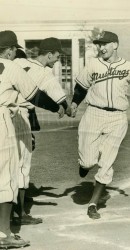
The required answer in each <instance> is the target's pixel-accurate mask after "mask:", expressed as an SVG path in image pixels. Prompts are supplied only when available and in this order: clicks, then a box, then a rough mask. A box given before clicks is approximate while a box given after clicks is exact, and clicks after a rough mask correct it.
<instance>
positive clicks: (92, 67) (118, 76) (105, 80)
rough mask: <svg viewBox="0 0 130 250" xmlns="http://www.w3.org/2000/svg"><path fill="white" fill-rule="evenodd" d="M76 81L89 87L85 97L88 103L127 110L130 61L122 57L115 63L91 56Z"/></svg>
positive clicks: (84, 86)
mask: <svg viewBox="0 0 130 250" xmlns="http://www.w3.org/2000/svg"><path fill="white" fill-rule="evenodd" d="M76 82H77V83H78V84H80V85H81V86H82V87H83V88H85V89H88V93H87V95H86V99H85V100H86V103H88V104H91V105H94V106H98V107H109V108H115V109H119V110H126V109H127V108H128V106H129V103H128V99H127V95H128V86H129V83H130V62H128V61H126V60H124V59H122V58H119V60H118V61H117V62H114V63H108V62H106V61H104V60H103V59H102V58H91V59H90V60H89V61H88V63H87V64H86V66H85V68H84V69H83V71H82V72H81V73H80V74H79V76H78V77H77V78H76Z"/></svg>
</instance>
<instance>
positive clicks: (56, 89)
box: [15, 58, 66, 104]
mask: <svg viewBox="0 0 130 250" xmlns="http://www.w3.org/2000/svg"><path fill="white" fill-rule="evenodd" d="M15 62H16V63H18V64H19V65H20V66H21V67H22V68H23V69H25V70H26V72H27V73H28V75H29V76H30V77H31V78H32V79H33V81H34V82H35V83H36V84H37V86H38V87H39V89H40V90H42V91H45V92H46V93H47V95H49V96H50V97H51V98H52V99H53V100H54V101H55V102H57V103H58V104H60V103H61V102H62V101H64V100H65V99H66V94H65V93H64V91H63V89H62V87H61V85H60V83H59V82H58V81H57V80H56V78H55V76H54V75H53V73H52V70H51V69H50V68H49V67H45V68H44V67H43V65H42V64H41V63H40V62H38V61H37V60H33V59H24V58H17V59H15Z"/></svg>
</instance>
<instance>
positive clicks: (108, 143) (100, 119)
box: [78, 106, 128, 184]
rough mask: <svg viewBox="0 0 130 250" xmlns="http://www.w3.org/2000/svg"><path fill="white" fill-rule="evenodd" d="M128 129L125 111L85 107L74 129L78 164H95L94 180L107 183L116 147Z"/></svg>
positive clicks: (111, 170) (85, 166)
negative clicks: (75, 131) (76, 127)
mask: <svg viewBox="0 0 130 250" xmlns="http://www.w3.org/2000/svg"><path fill="white" fill-rule="evenodd" d="M127 128H128V121H127V115H126V112H121V111H114V112H111V111H105V110H101V109H98V108H95V107H91V106H88V108H87V110H86V111H85V113H84V115H83V117H82V119H81V121H80V124H79V129H78V135H79V164H81V165H82V166H83V167H84V168H88V169H90V168H92V167H93V166H94V165H96V164H97V165H98V166H99V169H98V172H97V174H96V175H95V179H96V180H97V181H98V182H100V183H103V184H109V183H110V182H111V181H112V177H113V167H112V164H113V163H114V161H115V159H116V157H117V154H118V150H119V147H120V144H121V142H122V140H123V139H124V137H125V135H126V132H127Z"/></svg>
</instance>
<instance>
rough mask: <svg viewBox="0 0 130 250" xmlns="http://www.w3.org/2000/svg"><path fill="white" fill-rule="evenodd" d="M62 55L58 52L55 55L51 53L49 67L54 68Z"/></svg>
mask: <svg viewBox="0 0 130 250" xmlns="http://www.w3.org/2000/svg"><path fill="white" fill-rule="evenodd" d="M59 58H60V53H59V52H58V51H56V52H55V53H51V52H49V54H48V62H47V66H49V67H50V68H53V66H54V64H55V63H56V62H57V61H58V60H59Z"/></svg>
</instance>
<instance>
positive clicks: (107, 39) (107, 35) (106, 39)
mask: <svg viewBox="0 0 130 250" xmlns="http://www.w3.org/2000/svg"><path fill="white" fill-rule="evenodd" d="M101 42H103V43H111V42H114V43H115V42H116V43H119V40H118V36H117V35H116V34H115V33H113V32H110V31H104V32H103V33H102V35H100V37H99V39H96V40H94V41H93V43H94V44H98V43H101Z"/></svg>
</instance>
